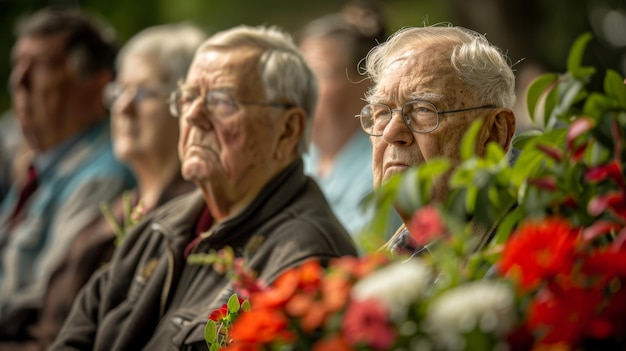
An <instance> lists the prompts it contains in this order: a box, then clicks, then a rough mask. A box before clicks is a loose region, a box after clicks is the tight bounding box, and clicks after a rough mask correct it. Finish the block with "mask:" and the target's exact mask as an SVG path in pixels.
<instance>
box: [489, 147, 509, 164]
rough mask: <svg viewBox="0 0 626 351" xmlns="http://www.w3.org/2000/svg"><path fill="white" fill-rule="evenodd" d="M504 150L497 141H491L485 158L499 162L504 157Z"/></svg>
mask: <svg viewBox="0 0 626 351" xmlns="http://www.w3.org/2000/svg"><path fill="white" fill-rule="evenodd" d="M504 156H505V154H504V150H502V146H500V144H498V143H496V142H490V143H489V144H487V153H486V155H485V159H486V160H488V161H491V162H493V163H496V164H497V163H499V162H500V161H501V160H503V159H504Z"/></svg>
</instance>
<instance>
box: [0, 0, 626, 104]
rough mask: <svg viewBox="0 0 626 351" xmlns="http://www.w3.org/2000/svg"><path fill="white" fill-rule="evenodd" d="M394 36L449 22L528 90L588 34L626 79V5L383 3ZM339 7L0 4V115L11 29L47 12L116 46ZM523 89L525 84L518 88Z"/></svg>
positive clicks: (296, 22)
mask: <svg viewBox="0 0 626 351" xmlns="http://www.w3.org/2000/svg"><path fill="white" fill-rule="evenodd" d="M381 3H382V6H383V9H384V13H385V15H386V17H387V19H388V23H389V29H390V30H391V31H395V30H397V29H399V28H401V27H404V26H422V25H424V24H435V23H440V22H450V23H453V24H456V25H462V26H465V27H468V28H471V29H474V30H476V31H478V32H481V33H483V34H486V35H487V38H488V39H490V40H491V41H492V42H494V43H495V44H497V45H498V46H499V47H500V48H502V50H503V51H505V52H506V53H507V54H508V56H509V57H510V59H511V62H512V63H513V64H514V68H515V70H516V73H517V74H518V75H519V77H518V79H519V80H520V81H521V82H524V81H525V79H526V78H524V77H523V76H522V74H524V72H525V71H529V72H531V73H529V74H528V76H529V77H533V76H534V74H536V73H537V72H541V71H545V70H548V71H559V72H560V71H564V70H565V62H566V57H567V53H568V51H569V48H570V46H571V44H572V42H573V41H574V39H575V38H576V37H577V36H579V35H580V34H582V33H583V32H585V31H589V32H592V33H593V35H594V40H593V42H592V43H591V45H590V47H589V49H588V53H587V54H588V57H587V58H586V60H587V61H588V62H589V64H592V65H595V66H598V67H600V68H611V69H614V70H616V71H618V72H620V73H621V74H622V75H625V73H626V0H543V1H542V0H382V1H381ZM343 4H344V1H340V0H315V1H298V0H84V1H79V0H73V1H70V0H56V1H55V0H53V1H51V0H48V1H44V0H0V26H1V28H0V55H1V56H2V59H0V80H2V82H3V84H4V87H5V88H3V89H0V113H1V112H2V111H6V110H8V109H9V108H10V96H9V92H8V89H7V88H6V86H7V83H6V82H7V80H8V77H9V74H10V52H11V47H12V46H13V43H14V41H15V37H14V32H13V28H14V26H15V24H16V22H17V20H19V19H20V18H22V17H23V16H26V15H28V14H29V13H32V12H34V11H35V10H37V9H39V8H42V7H45V6H69V7H80V8H82V9H83V10H85V11H87V12H90V13H92V14H97V15H99V16H101V17H103V18H104V19H106V20H107V21H108V22H109V23H110V24H111V25H112V26H113V27H114V28H115V30H116V31H117V34H118V38H119V44H120V45H123V44H124V42H125V41H126V40H127V39H128V38H129V37H130V36H132V35H133V34H134V33H136V32H137V31H139V30H141V29H143V28H145V27H148V26H151V25H155V24H161V23H167V22H178V21H191V22H193V23H196V24H198V25H200V26H202V27H203V28H204V29H206V30H207V31H208V32H209V33H212V32H215V31H218V30H221V29H225V28H228V27H231V26H234V25H237V24H251V25H255V24H275V25H279V26H281V27H283V28H284V29H286V30H288V31H290V32H292V33H293V32H295V31H297V30H298V29H299V28H300V26H301V25H303V24H304V23H305V22H306V21H308V20H311V19H313V18H315V17H317V16H320V15H322V14H325V13H328V12H331V11H337V10H340V9H341V7H342V6H343ZM520 84H521V83H520Z"/></svg>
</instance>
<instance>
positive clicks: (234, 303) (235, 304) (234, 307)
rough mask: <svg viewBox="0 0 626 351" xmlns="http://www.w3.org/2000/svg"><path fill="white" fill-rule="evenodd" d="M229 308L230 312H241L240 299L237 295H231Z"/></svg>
mask: <svg viewBox="0 0 626 351" xmlns="http://www.w3.org/2000/svg"><path fill="white" fill-rule="evenodd" d="M227 306H228V311H229V312H232V313H237V312H239V308H240V307H241V306H240V305H239V299H238V298H237V294H232V295H230V298H229V299H228V304H227Z"/></svg>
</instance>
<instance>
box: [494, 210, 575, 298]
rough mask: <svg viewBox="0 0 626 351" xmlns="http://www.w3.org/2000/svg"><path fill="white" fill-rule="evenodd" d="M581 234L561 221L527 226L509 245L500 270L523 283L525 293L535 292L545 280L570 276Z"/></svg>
mask: <svg viewBox="0 0 626 351" xmlns="http://www.w3.org/2000/svg"><path fill="white" fill-rule="evenodd" d="M578 234H579V231H578V230H575V229H573V228H571V226H570V224H569V223H568V222H567V221H565V220H563V219H559V218H547V219H545V220H544V221H541V222H528V223H524V224H522V225H521V226H520V228H519V229H518V230H516V231H515V232H514V233H513V235H512V237H511V239H509V240H508V242H507V243H506V246H505V248H504V252H503V253H502V260H501V261H500V266H499V269H500V271H501V272H502V273H503V274H505V275H513V276H514V278H517V279H520V280H521V287H522V289H532V288H534V287H536V286H537V285H538V284H539V282H540V281H542V280H543V279H546V278H553V277H555V276H558V275H565V276H566V275H569V274H570V273H571V272H572V267H573V265H574V261H575V259H576V254H575V248H576V244H577V242H578V239H579V235H578Z"/></svg>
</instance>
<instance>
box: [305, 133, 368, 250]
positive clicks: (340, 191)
mask: <svg viewBox="0 0 626 351" xmlns="http://www.w3.org/2000/svg"><path fill="white" fill-rule="evenodd" d="M318 163H319V150H318V149H317V148H316V147H315V145H311V147H310V148H309V153H308V154H307V155H305V156H304V172H305V173H306V174H308V175H310V176H311V177H312V178H314V179H315V180H316V181H317V183H318V184H319V186H320V188H321V189H322V192H323V193H324V195H325V196H326V199H327V200H328V202H329V204H330V207H331V208H332V209H333V211H334V212H335V215H336V216H337V218H338V219H339V221H340V222H341V223H342V224H343V226H344V227H345V228H346V229H347V230H348V232H349V233H350V234H351V235H352V236H353V237H354V238H356V235H357V234H358V233H359V231H360V230H361V229H363V228H364V227H365V226H366V225H367V224H368V223H369V222H370V220H371V219H372V213H371V212H372V211H368V212H370V213H365V212H364V210H363V209H362V206H361V203H362V201H363V199H364V198H365V197H366V196H367V195H368V194H370V193H371V192H372V191H373V189H374V188H373V175H372V144H371V143H370V141H369V136H368V135H367V134H365V133H362V132H361V131H357V132H356V133H355V134H354V136H352V138H350V140H349V141H348V142H347V143H346V145H345V146H344V147H343V149H342V150H341V151H340V152H339V154H338V155H337V158H336V159H335V163H334V164H333V166H332V169H330V171H329V172H328V173H327V174H325V175H324V177H320V176H319V175H318V174H317V171H316V170H317V165H318Z"/></svg>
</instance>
